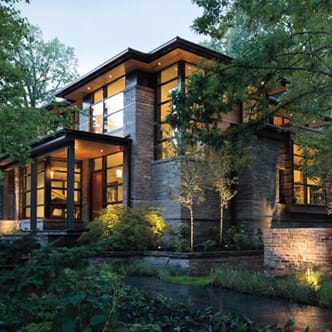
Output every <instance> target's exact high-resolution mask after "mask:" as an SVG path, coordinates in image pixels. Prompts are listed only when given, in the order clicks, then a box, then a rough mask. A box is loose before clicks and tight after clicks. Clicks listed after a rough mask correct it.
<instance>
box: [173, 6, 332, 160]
mask: <svg viewBox="0 0 332 332" xmlns="http://www.w3.org/2000/svg"><path fill="white" fill-rule="evenodd" d="M194 3H195V4H197V5H198V6H199V7H200V8H201V9H202V15H201V16H200V17H198V18H197V19H196V20H195V21H194V24H193V28H194V30H195V31H196V32H198V33H201V34H203V35H207V36H209V37H210V38H212V40H213V43H214V44H217V45H218V41H219V43H220V44H223V43H224V44H225V43H226V44H227V40H229V38H233V41H235V43H238V44H240V49H239V50H238V51H237V52H236V53H237V54H236V55H237V56H236V58H235V59H233V60H231V59H227V58H225V59H224V61H215V62H213V63H209V64H207V63H205V64H202V65H201V70H199V71H197V72H196V73H195V74H194V75H192V76H191V77H190V80H189V81H188V84H187V85H186V86H185V87H184V88H183V90H182V91H180V92H178V93H174V94H173V104H174V107H173V108H172V113H171V115H170V116H169V117H168V119H167V121H168V122H169V123H170V124H171V125H172V127H173V128H176V130H177V131H178V132H179V133H181V135H182V138H183V140H185V141H187V142H189V143H190V144H191V145H195V144H196V143H200V144H202V143H203V144H207V145H209V146H211V147H214V148H216V149H220V148H221V147H223V145H224V143H225V142H229V141H236V142H238V143H239V144H240V145H241V146H243V147H245V146H247V145H248V144H250V142H251V139H252V138H253V136H254V135H253V134H254V133H255V132H257V130H259V129H261V128H262V126H264V123H265V121H266V119H267V118H268V117H269V116H272V115H273V114H275V113H276V112H278V111H280V110H282V111H284V112H285V115H286V116H288V117H290V118H291V124H292V126H293V127H295V128H302V126H303V125H307V124H310V123H313V122H314V121H316V123H318V122H319V121H320V120H322V119H324V118H326V119H328V118H330V116H331V105H332V89H331V87H332V75H331V66H330V64H331V63H332V52H331V47H330V45H331V44H332V35H331V25H332V15H331V14H332V5H331V1H328V0H322V1H317V0H300V1H299V0H289V1H265V0H194ZM232 35H233V36H232ZM239 35H240V36H241V37H240V38H238V36H239ZM242 37H243V38H242ZM239 39H240V42H239ZM235 43H232V44H233V45H235ZM277 87H279V88H280V87H284V88H285V91H284V92H283V93H280V94H278V95H277V96H275V97H277V104H275V105H272V104H271V99H270V96H271V95H272V94H274V93H275V89H276V88H277ZM235 105H243V111H244V116H245V118H248V122H247V123H241V124H240V125H237V126H228V124H227V123H223V117H224V115H225V114H227V113H229V112H230V111H232V110H233V109H234V107H235ZM221 128H223V130H221ZM302 129H303V128H302ZM326 150H328V151H329V152H328V153H329V155H330V156H331V154H332V152H331V144H328V145H327V149H326Z"/></svg>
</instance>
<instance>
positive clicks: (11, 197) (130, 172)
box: [0, 37, 332, 236]
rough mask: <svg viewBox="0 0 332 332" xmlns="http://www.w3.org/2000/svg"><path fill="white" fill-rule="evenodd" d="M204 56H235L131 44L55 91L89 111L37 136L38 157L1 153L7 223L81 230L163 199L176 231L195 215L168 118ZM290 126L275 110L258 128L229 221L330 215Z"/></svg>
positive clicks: (305, 222)
mask: <svg viewBox="0 0 332 332" xmlns="http://www.w3.org/2000/svg"><path fill="white" fill-rule="evenodd" d="M202 59H207V60H208V61H210V60H214V59H218V60H219V61H224V62H226V63H228V62H229V61H231V59H230V58H229V57H227V56H225V55H223V54H220V53H218V52H215V51H213V50H210V49H207V48H205V47H202V46H199V45H196V44H194V43H192V42H189V41H187V40H184V39H181V38H178V37H177V38H175V39H173V40H171V41H169V42H168V43H166V44H163V45H162V46H160V47H159V48H157V49H155V50H153V51H151V52H149V53H143V52H140V51H137V50H134V49H130V48H128V49H127V50H125V51H124V52H122V53H120V54H118V55H116V56H115V57H113V58H111V59H110V60H109V61H107V62H105V63H103V64H101V65H100V66H99V67H97V68H96V69H94V70H93V71H91V72H89V73H88V74H86V75H84V76H82V77H80V78H79V79H77V80H76V81H74V82H72V83H71V84H69V85H67V86H65V87H64V88H63V89H62V90H60V91H59V92H58V93H57V97H61V98H64V99H66V100H68V101H70V103H71V104H72V105H73V106H77V107H78V108H80V109H82V110H83V112H81V113H74V116H73V121H72V124H71V126H70V128H62V129H60V130H59V131H58V132H57V133H56V134H55V135H50V136H48V137H44V138H43V139H41V140H38V141H36V142H34V143H33V144H32V146H31V157H32V159H33V161H34V162H33V163H31V164H27V165H19V164H18V163H17V161H16V160H12V159H10V158H9V157H8V156H3V157H2V158H1V159H0V167H1V169H2V170H3V171H4V174H5V176H4V183H3V190H2V193H1V199H0V219H1V220H0V231H1V229H5V228H6V227H7V228H8V227H10V225H11V226H13V225H14V224H15V223H20V225H21V228H23V229H36V228H38V229H41V230H79V229H82V228H84V227H85V226H86V225H87V223H88V222H89V221H91V220H93V219H94V218H95V217H96V216H97V215H98V213H99V211H100V210H101V209H103V208H107V207H109V206H113V205H123V206H142V205H147V204H149V205H155V206H158V207H161V208H163V209H164V210H165V217H166V219H167V220H168V222H169V223H170V224H171V225H172V226H174V228H175V229H176V228H177V227H178V225H179V224H180V222H181V221H184V220H187V219H188V214H187V212H186V211H185V209H184V208H181V207H180V206H179V204H178V203H176V202H175V201H174V200H173V199H172V197H171V196H172V195H171V194H170V192H171V189H172V188H174V187H176V186H177V185H178V184H179V183H180V180H179V178H178V177H177V176H176V175H175V173H174V172H173V169H174V167H175V165H176V164H175V159H174V154H173V151H172V150H171V148H170V145H169V140H170V138H169V130H168V129H169V128H168V125H167V124H166V123H165V118H166V116H167V114H168V112H169V110H170V107H171V105H170V92H171V91H172V90H174V89H179V88H181V86H182V85H183V83H184V82H185V80H186V78H187V77H188V76H189V75H190V74H191V73H192V72H193V71H194V70H195V68H196V65H197V64H198V63H200V61H201V60H202ZM223 121H224V123H225V124H226V125H236V124H238V123H241V122H243V121H246V117H245V114H244V111H243V110H242V108H234V111H232V112H231V113H229V114H227V115H225V117H224V119H223ZM288 126H289V119H287V118H285V117H283V116H282V115H281V114H276V115H275V116H274V117H273V118H271V119H269V120H268V121H267V123H266V126H265V127H264V129H262V130H260V132H258V133H257V137H258V139H257V145H259V146H260V150H259V152H257V153H256V154H255V156H254V158H253V163H252V164H251V165H250V166H249V167H248V169H247V170H246V171H245V172H244V173H243V174H242V176H241V178H240V183H239V185H238V188H237V189H238V195H237V196H236V197H235V199H234V200H233V201H232V204H231V207H230V208H229V209H228V212H227V217H226V220H227V222H228V223H232V224H239V223H242V222H243V223H247V224H248V225H250V226H251V227H253V228H255V227H260V228H270V227H272V226H273V227H293V226H294V227H298V226H301V227H303V226H314V227H319V226H326V225H328V224H329V223H330V222H331V221H332V219H331V217H330V216H328V214H327V211H326V208H325V207H324V205H323V192H322V189H321V187H320V185H319V183H317V182H315V181H313V180H312V179H310V178H307V177H306V176H305V174H304V173H303V171H302V170H301V168H300V162H301V159H302V158H303V155H302V152H301V149H300V148H299V147H298V146H297V145H295V144H293V134H292V132H291V131H289V130H284V131H283V130H280V128H283V127H288ZM307 130H311V131H315V128H307ZM218 206H219V204H218V199H217V196H216V195H214V194H213V193H211V194H210V196H209V198H208V199H207V200H206V202H205V203H204V205H202V206H201V207H200V208H199V210H198V211H197V212H196V221H197V222H198V224H201V225H204V227H203V228H204V229H205V231H206V232H208V231H209V229H212V228H213V227H214V226H215V225H216V223H217V222H218V220H219V211H218ZM1 226H2V227H1ZM202 236H203V235H202Z"/></svg>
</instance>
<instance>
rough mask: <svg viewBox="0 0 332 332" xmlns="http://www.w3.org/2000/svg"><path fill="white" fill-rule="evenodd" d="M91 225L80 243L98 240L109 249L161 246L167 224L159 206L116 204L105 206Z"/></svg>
mask: <svg viewBox="0 0 332 332" xmlns="http://www.w3.org/2000/svg"><path fill="white" fill-rule="evenodd" d="M88 228H89V230H88V231H87V232H85V233H83V234H82V235H81V237H80V239H79V241H80V242H81V243H96V242H99V243H100V244H101V245H102V246H103V247H104V248H105V249H108V250H147V249H154V248H157V247H158V246H159V244H160V241H161V238H162V236H163V234H164V232H165V231H166V230H167V224H166V222H165V220H164V219H163V218H162V217H161V211H160V210H159V209H157V208H153V207H144V208H126V207H113V208H108V209H106V210H104V211H103V212H102V213H101V215H100V216H99V218H98V220H95V221H93V222H91V223H90V224H89V225H88Z"/></svg>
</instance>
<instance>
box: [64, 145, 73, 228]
mask: <svg viewBox="0 0 332 332" xmlns="http://www.w3.org/2000/svg"><path fill="white" fill-rule="evenodd" d="M67 167H68V170H67V219H66V230H67V231H71V230H73V229H74V212H75V206H74V183H75V142H74V141H70V142H69V143H68V148H67Z"/></svg>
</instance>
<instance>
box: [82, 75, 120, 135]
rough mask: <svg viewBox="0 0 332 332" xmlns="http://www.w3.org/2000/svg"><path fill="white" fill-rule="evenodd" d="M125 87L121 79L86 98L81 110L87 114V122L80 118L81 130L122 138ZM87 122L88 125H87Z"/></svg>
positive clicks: (85, 119)
mask: <svg viewBox="0 0 332 332" xmlns="http://www.w3.org/2000/svg"><path fill="white" fill-rule="evenodd" d="M125 87H126V78H125V77H121V78H119V79H117V80H116V81H114V82H111V83H109V84H108V85H106V86H104V87H103V88H101V89H98V90H97V91H95V92H94V93H92V94H91V95H88V96H86V97H85V98H84V102H83V109H84V110H85V111H86V112H87V113H89V117H88V120H87V117H84V115H83V116H81V120H80V128H81V130H90V131H92V132H94V133H98V134H103V133H108V134H111V135H116V136H123V108H124V94H123V90H124V89H125ZM89 120H90V125H88V121H89Z"/></svg>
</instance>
